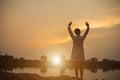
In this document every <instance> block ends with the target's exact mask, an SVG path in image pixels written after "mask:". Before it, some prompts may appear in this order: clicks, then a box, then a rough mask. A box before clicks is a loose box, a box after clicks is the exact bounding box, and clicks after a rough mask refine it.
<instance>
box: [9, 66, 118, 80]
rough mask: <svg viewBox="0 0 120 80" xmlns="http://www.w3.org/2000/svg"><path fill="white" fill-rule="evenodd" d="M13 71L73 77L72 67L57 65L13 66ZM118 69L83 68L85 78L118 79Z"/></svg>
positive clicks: (93, 79)
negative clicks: (58, 66) (49, 66)
mask: <svg viewBox="0 0 120 80" xmlns="http://www.w3.org/2000/svg"><path fill="white" fill-rule="evenodd" d="M10 72H14V73H35V74H39V75H41V76H60V75H61V74H62V75H67V76H71V77H75V74H74V70H73V69H65V70H63V72H61V70H60V69H59V68H57V67H54V68H52V67H51V68H44V69H40V68H32V67H30V68H29V67H27V68H14V69H13V70H12V71H10ZM119 75H120V70H113V71H108V72H103V70H102V69H97V72H91V71H89V70H87V69H84V79H85V80H95V79H98V80H102V79H105V80H120V76H119Z"/></svg>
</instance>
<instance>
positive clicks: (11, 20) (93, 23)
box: [0, 0, 120, 59]
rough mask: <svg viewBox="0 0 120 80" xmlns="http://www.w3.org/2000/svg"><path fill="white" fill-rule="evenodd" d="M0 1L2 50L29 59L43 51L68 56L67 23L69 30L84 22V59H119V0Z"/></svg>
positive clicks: (69, 49) (69, 43) (70, 43)
mask: <svg viewBox="0 0 120 80" xmlns="http://www.w3.org/2000/svg"><path fill="white" fill-rule="evenodd" d="M0 3H1V4H2V5H1V6H0V7H1V8H0V9H1V14H0V16H1V21H0V22H1V26H0V36H1V40H0V51H1V52H3V53H8V54H11V55H14V56H16V57H25V58H33V59H34V58H37V59H38V58H40V56H41V55H44V54H45V55H47V56H53V55H60V54H64V55H65V56H66V57H67V58H69V56H70V53H71V47H72V42H71V40H70V37H69V34H68V32H67V25H68V23H69V22H70V21H73V25H72V29H74V28H75V27H79V28H81V30H83V32H84V29H85V28H86V26H85V21H88V22H89V23H90V27H91V31H90V33H89V35H88V38H87V39H86V41H85V52H86V53H85V55H86V58H91V57H97V58H105V57H107V58H114V59H120V57H118V53H119V49H118V47H119V45H118V43H119V42H117V41H119V37H118V36H119V34H120V30H119V29H120V28H119V26H120V25H119V24H120V6H119V3H120V1H119V0H84V1H83V0H76V1H75V0H60V1H58V0H52V1H51V0H39V1H38V0H20V1H17V0H12V1H10V0H5V1H4V0H3V1H2V0H1V2H0ZM113 37H114V38H113ZM105 40H107V41H105ZM101 41H102V42H101ZM113 47H114V48H113ZM111 48H112V49H111ZM110 49H111V50H112V51H113V52H112V51H110ZM101 50H102V51H101ZM97 51H101V52H99V53H97ZM114 51H116V52H115V53H116V54H115V53H114ZM98 54H99V56H98ZM113 55H114V56H113Z"/></svg>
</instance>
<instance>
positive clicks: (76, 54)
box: [68, 22, 90, 80]
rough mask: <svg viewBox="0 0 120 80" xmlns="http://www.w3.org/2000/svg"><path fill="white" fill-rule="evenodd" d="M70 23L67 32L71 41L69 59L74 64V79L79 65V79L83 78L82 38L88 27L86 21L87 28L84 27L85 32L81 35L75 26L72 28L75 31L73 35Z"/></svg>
mask: <svg viewBox="0 0 120 80" xmlns="http://www.w3.org/2000/svg"><path fill="white" fill-rule="evenodd" d="M71 24H72V22H70V23H69V24H68V31H69V34H70V36H71V38H72V41H73V48H72V55H71V61H72V62H73V64H74V68H75V75H76V80H78V70H79V67H80V75H81V79H83V63H84V62H85V57H84V47H83V44H84V40H85V38H86V36H87V34H88V32H89V29H90V28H89V24H88V22H86V26H87V29H86V31H85V33H84V34H83V35H82V36H81V31H80V29H79V28H76V29H75V30H74V33H75V35H74V34H73V32H72V30H71Z"/></svg>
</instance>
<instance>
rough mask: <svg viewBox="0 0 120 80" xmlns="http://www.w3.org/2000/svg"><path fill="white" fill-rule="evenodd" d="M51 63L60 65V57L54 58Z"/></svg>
mask: <svg viewBox="0 0 120 80" xmlns="http://www.w3.org/2000/svg"><path fill="white" fill-rule="evenodd" d="M53 63H54V64H55V65H60V63H61V59H60V57H58V56H56V57H54V58H53Z"/></svg>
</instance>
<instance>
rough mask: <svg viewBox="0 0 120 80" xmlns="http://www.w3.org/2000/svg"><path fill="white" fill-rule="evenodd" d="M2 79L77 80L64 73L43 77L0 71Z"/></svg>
mask: <svg viewBox="0 0 120 80" xmlns="http://www.w3.org/2000/svg"><path fill="white" fill-rule="evenodd" d="M0 80H75V77H70V76H67V75H62V76H57V77H53V76H49V77H43V76H39V75H37V74H28V73H7V72H1V71H0ZM79 80H81V79H79ZM85 80H86V79H85ZM94 80H99V79H94ZM102 80H105V79H102Z"/></svg>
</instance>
